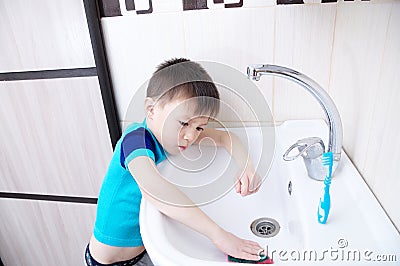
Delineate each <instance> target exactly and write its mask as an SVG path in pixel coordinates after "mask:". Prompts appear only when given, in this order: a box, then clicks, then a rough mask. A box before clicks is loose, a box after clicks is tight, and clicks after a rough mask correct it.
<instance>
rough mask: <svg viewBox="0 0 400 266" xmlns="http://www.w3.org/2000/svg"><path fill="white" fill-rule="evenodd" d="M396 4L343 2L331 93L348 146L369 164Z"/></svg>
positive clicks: (351, 153)
mask: <svg viewBox="0 0 400 266" xmlns="http://www.w3.org/2000/svg"><path fill="white" fill-rule="evenodd" d="M391 6H392V4H347V3H343V4H339V5H338V10H337V18H336V32H335V40H334V50H333V58H332V74H331V88H330V90H331V93H332V97H333V99H334V101H335V103H336V105H337V107H338V109H339V112H340V114H341V117H342V122H343V127H344V135H345V138H344V147H345V149H346V151H347V152H348V154H349V156H350V157H351V158H352V159H353V160H354V161H355V162H356V165H357V167H358V168H359V169H361V170H363V169H364V167H365V158H366V154H367V153H366V151H367V146H368V139H369V134H370V130H371V126H372V124H371V119H372V110H373V106H374V104H375V101H376V97H377V93H378V91H379V90H377V88H378V85H379V83H378V80H379V73H380V70H381V66H382V56H383V53H384V44H385V39H386V34H387V25H388V21H389V16H390V9H391Z"/></svg>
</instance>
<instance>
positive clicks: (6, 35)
mask: <svg viewBox="0 0 400 266" xmlns="http://www.w3.org/2000/svg"><path fill="white" fill-rule="evenodd" d="M84 10H85V9H84V7H83V1H81V0H62V1H52V0H37V1H24V0H4V1H3V0H2V1H0V36H1V37H0V38H1V41H0V51H1V59H0V72H13V71H30V70H44V69H46V70H48V69H63V68H81V67H94V66H95V63H94V57H93V52H92V46H91V42H90V36H89V29H88V26H87V23H86V16H85V11H84Z"/></svg>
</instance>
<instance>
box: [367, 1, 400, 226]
mask: <svg viewBox="0 0 400 266" xmlns="http://www.w3.org/2000/svg"><path fill="white" fill-rule="evenodd" d="M399 25H400V2H397V3H393V7H392V9H391V12H390V18H389V24H388V29H387V34H386V35H387V37H386V40H385V42H384V53H383V59H382V65H381V68H380V70H379V79H378V86H377V87H376V88H375V90H376V91H377V93H376V97H375V99H374V106H373V108H372V111H373V114H372V119H371V120H370V121H369V123H370V134H369V139H368V147H367V150H366V160H365V167H364V168H363V169H361V173H362V174H363V176H364V177H365V179H366V180H367V182H368V184H369V185H370V186H371V188H372V189H373V191H374V192H375V194H376V195H377V196H378V199H379V200H380V202H381V203H382V204H383V206H385V209H386V211H387V212H388V213H389V214H390V216H391V217H392V219H393V220H394V222H395V223H396V224H397V225H398V226H399V227H400V208H399V206H398V202H399V194H398V191H399V190H400V179H399V169H398V159H399V158H400V139H399V136H398V133H399V132H400V119H399V116H398V115H399V114H400V105H399V102H400V76H399V74H398V70H399V66H400V63H399V62H400V31H399V28H398V27H399Z"/></svg>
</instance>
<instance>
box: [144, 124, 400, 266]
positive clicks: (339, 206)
mask: <svg viewBox="0 0 400 266" xmlns="http://www.w3.org/2000/svg"><path fill="white" fill-rule="evenodd" d="M246 130H247V131H246V132H247V134H248V135H249V140H250V143H249V145H250V147H253V149H250V153H252V152H253V153H256V152H257V147H258V146H259V142H260V136H259V132H260V130H259V128H247V129H246ZM232 131H233V132H235V129H233V130H232ZM275 132H276V148H275V158H274V161H273V164H272V166H271V168H270V171H269V174H268V176H267V178H266V179H265V180H264V182H263V185H262V187H261V189H260V190H259V192H258V193H256V194H254V195H251V196H247V197H241V196H240V195H238V194H237V193H236V192H235V191H234V190H231V191H229V192H228V193H227V194H225V195H224V196H223V197H221V198H219V199H217V200H214V201H211V202H210V203H208V204H203V205H201V206H200V207H201V208H202V209H203V210H204V211H205V212H206V213H207V214H208V215H209V216H210V217H211V218H212V219H213V220H214V221H215V222H216V223H218V224H219V225H220V226H221V227H222V228H224V229H225V230H228V231H230V232H232V233H234V234H235V235H237V236H239V237H241V238H245V239H249V240H253V241H256V242H258V243H260V245H261V246H263V247H265V248H266V249H267V252H268V255H269V256H270V257H271V258H273V260H274V263H275V264H285V265H299V264H304V265H308V264H310V263H311V262H313V263H315V265H321V264H324V265H328V264H332V265H337V264H338V263H339V264H346V265H354V264H356V265H364V264H366V263H367V265H375V264H377V265H398V263H400V252H399V250H400V235H399V233H398V231H396V229H395V227H394V226H393V224H392V223H391V222H390V220H389V218H388V217H387V216H386V214H385V212H384V210H383V209H382V208H381V206H380V205H379V203H378V201H377V200H376V198H375V197H374V195H373V194H372V192H371V191H370V190H369V188H368V186H367V185H366V184H365V182H364V180H363V179H362V177H361V176H360V175H359V173H358V172H357V171H356V169H355V167H354V166H353V165H352V163H351V161H350V160H349V158H348V157H347V155H346V154H345V153H344V152H343V153H342V160H341V164H340V166H339V168H338V169H337V171H336V173H335V176H334V178H333V180H332V185H331V211H330V215H329V218H328V222H327V224H325V225H322V224H319V223H318V221H317V207H318V202H319V197H320V195H321V193H322V191H323V182H320V181H315V180H312V179H310V178H309V177H307V174H306V169H305V166H304V164H303V161H302V159H298V160H295V161H291V162H285V161H283V159H282V155H283V153H284V152H285V151H286V149H287V148H288V147H290V146H291V145H292V144H293V143H294V142H296V141H297V140H298V139H301V138H305V137H310V136H317V137H321V138H322V139H323V140H324V142H325V143H327V142H326V139H327V135H328V129H327V126H326V124H325V123H324V122H323V121H322V120H302V121H288V122H285V123H283V124H282V125H280V126H277V127H276V130H275ZM250 155H251V156H252V157H253V158H254V157H255V156H256V154H250ZM224 160H229V156H228V154H227V153H226V152H224V151H223V150H218V152H217V153H216V159H215V162H216V163H215V165H214V164H212V165H210V166H208V167H207V169H206V170H205V171H210V172H207V173H206V174H207V175H209V173H213V172H218V171H220V169H219V168H220V165H218V164H220V163H221V162H223V161H224ZM253 160H254V159H253ZM160 171H161V172H162V173H163V174H165V175H168V176H179V175H181V174H182V173H180V172H179V171H178V170H175V167H173V165H172V164H171V163H170V162H168V161H165V163H163V164H162V165H160ZM201 173H202V172H197V173H196V175H201ZM189 182H190V181H189ZM289 182H290V183H291V194H289V189H288V187H289ZM263 217H267V218H272V219H275V220H276V221H277V222H278V223H279V226H280V231H279V232H278V234H277V235H276V236H273V237H270V238H261V237H258V236H256V235H254V234H253V233H252V231H251V230H250V225H251V223H252V222H253V221H254V220H256V219H258V218H263ZM140 224H141V233H142V237H143V241H144V244H145V246H146V249H147V251H148V253H149V255H150V257H151V259H152V261H153V263H154V264H155V265H168V266H170V265H232V264H231V263H228V262H227V261H226V255H225V254H223V253H222V252H221V251H219V250H218V249H217V248H216V247H215V246H214V245H213V244H212V243H211V242H210V241H209V240H208V239H207V238H205V237H204V236H202V235H200V234H198V233H197V232H195V231H193V230H191V229H189V228H188V227H186V226H184V225H182V224H180V223H178V222H176V221H174V220H172V219H170V218H168V217H167V216H165V215H163V214H161V213H160V212H159V211H158V210H157V209H156V208H155V207H153V205H151V204H150V203H148V202H147V201H146V200H142V205H141V210H140ZM378 260H379V263H378ZM384 260H385V261H384ZM393 260H396V261H397V262H396V261H393ZM234 265H235V264H234Z"/></svg>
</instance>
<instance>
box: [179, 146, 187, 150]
mask: <svg viewBox="0 0 400 266" xmlns="http://www.w3.org/2000/svg"><path fill="white" fill-rule="evenodd" d="M178 147H179V149H180V150H181V151H184V150H185V149H186V148H187V147H186V146H178Z"/></svg>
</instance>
